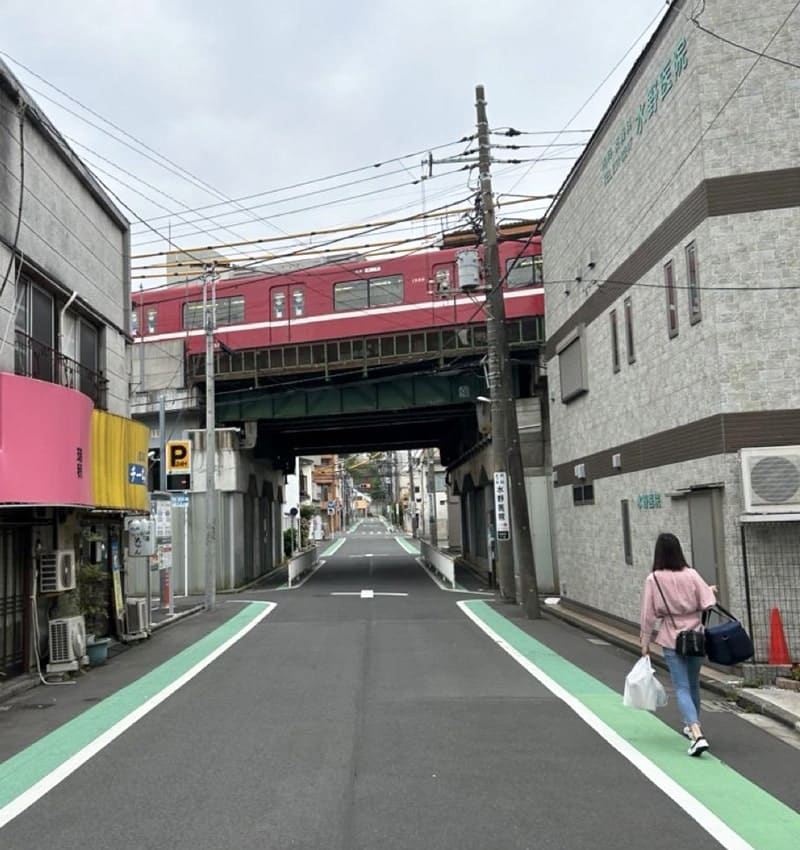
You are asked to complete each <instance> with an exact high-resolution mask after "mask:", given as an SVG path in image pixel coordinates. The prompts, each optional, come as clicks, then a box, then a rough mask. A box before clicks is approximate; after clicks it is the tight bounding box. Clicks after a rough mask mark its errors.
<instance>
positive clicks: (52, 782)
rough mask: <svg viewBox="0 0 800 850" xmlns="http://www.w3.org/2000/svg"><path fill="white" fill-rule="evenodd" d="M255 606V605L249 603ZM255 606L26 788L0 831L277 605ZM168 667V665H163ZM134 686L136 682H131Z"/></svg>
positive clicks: (4, 813)
mask: <svg viewBox="0 0 800 850" xmlns="http://www.w3.org/2000/svg"><path fill="white" fill-rule="evenodd" d="M251 604H254V603H251ZM255 604H257V605H263V606H264V608H263V610H262V611H260V612H259V613H258V614H257V615H256V616H255V617H253V619H252V620H250V622H248V623H246V624H245V625H244V626H243V627H242V628H241V629H239V631H238V632H236V633H235V634H233V635H231V636H230V637H229V638H228V639H227V640H226V641H225V642H224V643H222V644H220V645H219V646H218V647H217V648H216V649H214V650H212V651H211V652H209V654H208V655H206V656H205V657H204V658H202V659H201V660H200V661H198V662H197V663H196V664H195V665H193V666H192V667H190V668H189V669H188V670H187V671H186V672H185V673H183V674H182V675H180V676H178V677H177V678H176V679H173V681H171V682H170V683H169V684H168V685H165V686H164V687H163V688H162V689H161V690H160V691H159V692H158V693H156V694H153V696H151V697H150V698H149V699H148V700H146V701H145V702H143V703H142V704H141V705H139V706H138V707H136V708H135V709H133V711H131V712H130V714H128V715H126V716H125V717H123V718H122V720H119V721H117V722H116V723H115V724H114V725H113V726H111V727H110V728H109V729H107V730H106V731H105V732H103V733H101V734H100V735H98V736H97V737H96V738H95V739H94V740H93V741H92V742H91V743H90V744H87V745H86V746H85V747H83V749H81V750H79V751H78V752H77V753H75V755H73V756H71V757H70V758H68V759H66V760H65V761H63V762H62V763H61V764H60V765H59V766H58V767H57V768H56V769H55V770H53V771H51V772H50V773H48V774H47V776H45V777H43V778H42V779H40V780H39V781H38V782H37V783H36V784H35V785H32V786H31V787H30V788H28V790H27V791H24V792H23V793H22V794H20V795H19V796H18V797H16V798H15V799H14V800H12V801H11V802H10V803H8V805H6V806H4V807H3V808H2V809H0V829H2V827H4V826H5V825H6V824H7V823H9V821H12V820H13V819H14V818H15V817H17V815H19V814H21V813H22V812H24V811H25V810H26V809H27V808H29V807H30V806H32V805H33V804H34V803H35V802H36V801H37V800H40V799H41V798H42V797H44V795H45V794H47V793H48V791H51V790H52V789H53V788H55V787H56V786H57V785H58V784H59V783H60V782H63V781H64V780H65V779H66V778H67V777H68V776H70V775H71V774H72V773H74V772H75V771H76V770H77V769H78V768H79V767H81V766H82V765H84V764H86V762H87V761H89V759H91V758H92V757H93V756H96V755H97V753H99V752H100V751H101V750H103V749H105V748H106V747H107V746H108V745H109V744H110V743H112V741H114V740H116V739H117V738H119V736H120V735H122V733H123V732H127V730H128V729H130V728H131V726H133V725H134V724H135V723H138V722H139V721H140V720H141V719H142V718H143V717H144V716H145V715H147V714H149V713H150V712H151V711H152V710H153V709H154V708H156V707H157V706H159V705H161V703H162V702H164V700H166V699H167V698H168V697H170V696H172V694H174V693H175V692H176V691H179V690H180V689H181V688H182V687H183V686H184V685H185V684H186V683H187V682H190V681H191V680H192V679H194V677H195V676H197V675H198V674H199V673H201V672H202V671H203V670H205V668H206V667H208V666H209V665H210V664H212V663H213V662H214V661H216V660H217V658H219V657H220V656H221V655H222V654H223V653H225V652H227V651H228V650H229V649H230V648H231V647H232V646H233V645H234V644H235V643H236V642H237V641H239V640H241V639H242V638H243V637H244V636H245V635H246V634H247V633H248V632H250V631H251V630H252V629H254V628H255V627H256V626H257V625H258V624H259V623H260V622H261V621H262V620H263V619H264V618H265V617H267V616H268V615H269V614H271V613H272V612H273V611H274V610H275V608H276V607H277V606H276V603H274V602H264V601H261V600H260V601H258V602H256V603H255ZM166 663H167V664H169V663H170V662H166ZM134 684H135V683H134Z"/></svg>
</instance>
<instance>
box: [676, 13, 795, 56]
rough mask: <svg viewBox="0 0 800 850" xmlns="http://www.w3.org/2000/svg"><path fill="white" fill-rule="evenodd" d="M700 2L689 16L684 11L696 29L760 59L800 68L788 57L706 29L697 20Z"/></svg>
mask: <svg viewBox="0 0 800 850" xmlns="http://www.w3.org/2000/svg"><path fill="white" fill-rule="evenodd" d="M702 3H703V5H702V7H701V8H700V11H699V12H695V13H694V14H693V15H692V16H691V17H688V16H686V15H685V13H684V16H685V17H686V19H687V20H689V21H691V22H692V23H693V24H694V25H695V26H696V27H697V29H699V30H702V31H703V32H704V33H706V34H707V35H710V36H712V37H713V38H716V39H718V40H719V41H723V42H725V44H729V45H730V46H731V47H738V48H739V50H744V51H745V52H746V53H751V54H752V55H753V56H758V57H759V58H760V59H769V60H770V62H777V63H779V64H780V65H786V66H788V67H789V68H798V69H800V65H798V64H797V63H796V62H790V61H789V60H788V59H780V58H779V57H777V56H770V55H769V54H768V53H765V52H764V51H762V50H754V49H753V48H752V47H748V46H747V45H745V44H739V42H737V41H732V40H731V39H730V38H726V37H725V36H724V35H720V34H719V33H718V32H714V31H713V30H710V29H708V27H704V26H703V25H702V24H701V23H700V21H699V20H698V19H699V17H700V15H702V14H703V12H704V11H705V8H706V0H702ZM796 8H797V6H795V7H794V9H792V11H791V12H789V17H791V16H792V14H793V13H794V10H795V9H796Z"/></svg>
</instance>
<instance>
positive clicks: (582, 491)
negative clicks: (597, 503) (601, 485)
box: [572, 484, 594, 505]
mask: <svg viewBox="0 0 800 850" xmlns="http://www.w3.org/2000/svg"><path fill="white" fill-rule="evenodd" d="M572 504H573V505H593V504H594V484H574V485H573V487H572Z"/></svg>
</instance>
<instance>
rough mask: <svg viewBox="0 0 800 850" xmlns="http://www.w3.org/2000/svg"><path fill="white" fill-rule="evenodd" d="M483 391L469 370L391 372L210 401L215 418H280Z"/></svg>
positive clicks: (428, 402) (460, 398)
mask: <svg viewBox="0 0 800 850" xmlns="http://www.w3.org/2000/svg"><path fill="white" fill-rule="evenodd" d="M485 393H486V385H485V383H484V380H483V377H482V376H481V375H479V374H476V373H475V372H466V371H465V372H459V373H455V372H448V373H447V374H431V375H394V376H391V377H387V378H376V379H372V380H364V381H359V382H357V383H348V384H341V385H337V386H327V387H314V388H310V389H293V390H275V389H270V388H267V387H259V388H255V389H249V390H241V391H236V392H231V393H225V395H224V396H221V397H220V396H218V397H217V400H216V418H217V422H218V423H220V424H222V423H225V422H241V421H243V420H281V419H298V418H306V417H309V418H313V417H317V418H318V417H323V416H337V415H342V414H350V413H370V412H390V411H393V410H408V409H409V408H425V407H441V406H447V405H452V404H464V403H465V402H469V401H473V400H474V399H475V398H477V396H479V395H482V394H485Z"/></svg>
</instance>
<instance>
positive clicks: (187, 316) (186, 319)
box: [183, 301, 203, 330]
mask: <svg viewBox="0 0 800 850" xmlns="http://www.w3.org/2000/svg"><path fill="white" fill-rule="evenodd" d="M183 327H184V328H185V329H186V330H189V329H191V328H202V327H203V302H202V301H192V302H191V303H189V304H184V305H183Z"/></svg>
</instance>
